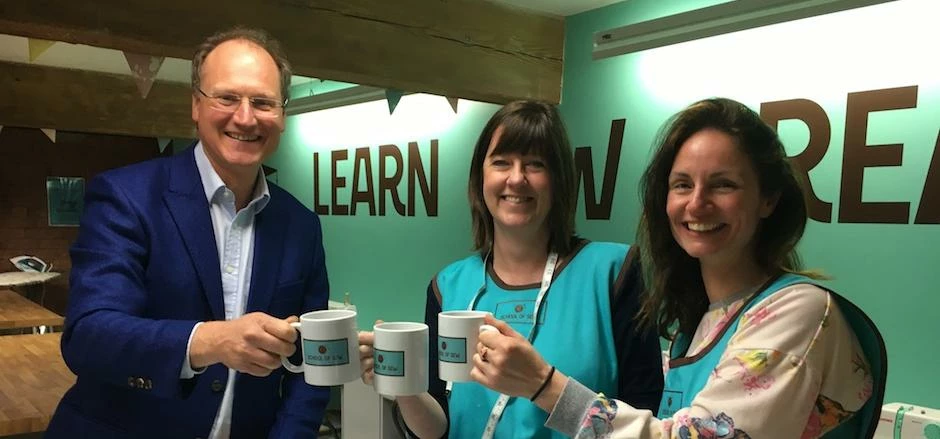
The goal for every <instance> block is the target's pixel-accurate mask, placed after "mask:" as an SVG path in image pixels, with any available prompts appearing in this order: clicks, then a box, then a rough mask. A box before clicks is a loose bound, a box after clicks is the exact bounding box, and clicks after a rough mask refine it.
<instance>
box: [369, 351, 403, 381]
mask: <svg viewBox="0 0 940 439" xmlns="http://www.w3.org/2000/svg"><path fill="white" fill-rule="evenodd" d="M374 356H375V363H374V365H373V366H372V370H373V371H374V372H375V374H376V375H383V376H391V377H403V376H405V352H404V351H383V350H381V349H375V353H374Z"/></svg>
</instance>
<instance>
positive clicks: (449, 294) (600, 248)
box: [435, 242, 628, 439]
mask: <svg viewBox="0 0 940 439" xmlns="http://www.w3.org/2000/svg"><path fill="white" fill-rule="evenodd" d="M627 249H628V248H627V247H626V246H624V245H620V244H617V245H612V244H607V243H593V242H592V243H589V244H587V245H586V246H585V247H584V248H582V249H581V250H580V251H579V252H578V253H577V254H576V255H574V257H573V258H572V259H571V260H570V262H569V263H568V264H567V266H566V267H565V268H564V269H563V270H562V271H560V272H556V273H557V276H556V277H555V279H554V280H553V281H552V282H551V289H550V293H549V294H548V295H547V296H545V302H544V303H543V304H542V307H541V308H543V309H542V310H541V312H539V313H538V324H537V329H536V330H537V336H536V337H534V340H533V343H532V345H533V346H534V347H535V349H536V350H537V351H538V352H539V353H540V354H541V355H542V357H543V358H544V359H545V361H546V362H548V363H549V364H552V365H554V366H556V367H557V368H558V370H559V371H561V372H563V373H565V374H566V375H569V376H573V377H575V379H577V380H578V381H579V382H581V383H590V384H585V385H589V386H592V387H591V388H593V389H596V390H597V391H599V392H604V393H605V394H607V395H616V392H617V357H616V349H615V348H614V340H613V333H612V330H611V328H612V327H613V325H612V323H611V317H610V316H611V311H610V288H611V285H612V284H613V283H614V281H615V280H616V278H617V276H618V274H619V273H620V270H621V267H622V265H623V261H624V257H625V256H626V254H627ZM483 280H485V282H486V284H485V286H484V288H482V289H481V290H485V293H482V294H481V293H480V291H477V286H479V285H480V282H481V281H483ZM437 282H438V287H439V288H440V291H441V293H442V301H443V303H442V309H443V310H445V311H446V310H456V309H467V308H468V305H471V304H473V302H474V301H476V304H475V305H472V308H473V309H476V310H483V311H489V312H492V313H493V315H494V317H496V318H499V319H501V320H503V321H506V322H507V323H508V324H509V325H510V326H512V327H513V329H515V330H516V331H518V332H519V333H520V334H522V335H523V336H525V335H526V334H528V333H529V331H530V330H531V329H532V326H533V325H532V323H533V322H532V320H533V318H534V314H535V308H536V302H537V296H538V292H539V288H538V287H534V288H527V289H506V288H503V287H501V286H500V285H498V284H496V283H495V281H494V280H493V278H492V277H490V276H488V275H487V273H486V266H485V265H484V263H483V260H482V259H481V258H480V257H479V256H476V257H472V258H468V259H465V260H463V261H461V262H459V263H456V264H453V265H451V266H449V267H448V268H447V269H445V270H444V271H443V272H442V273H440V274H439V275H438V276H437ZM477 299H478V300H477ZM435 360H436V359H435ZM499 396H500V395H499V393H497V392H494V391H492V390H489V389H487V388H485V387H483V386H482V385H480V384H478V383H475V382H464V383H453V387H452V389H451V392H450V396H449V398H448V400H449V406H450V419H449V420H450V433H449V437H451V438H460V439H464V438H480V437H481V436H482V435H483V434H484V431H485V430H486V426H487V425H488V421H489V415H490V414H491V413H492V408H493V407H494V405H496V403H497V402H498V399H499ZM547 417H548V414H547V413H545V411H544V410H542V409H540V408H539V407H538V406H536V405H535V404H533V403H532V402H530V401H529V400H528V399H527V398H511V399H509V400H508V402H507V405H506V406H505V411H504V413H503V414H502V417H501V420H500V421H499V422H498V423H497V424H496V425H495V432H494V434H495V436H494V437H495V438H497V439H503V438H536V439H548V438H551V439H561V438H562V437H564V436H563V435H562V434H561V433H558V432H555V431H552V430H551V429H549V428H546V427H545V426H544V425H543V424H544V423H545V421H546V419H547Z"/></svg>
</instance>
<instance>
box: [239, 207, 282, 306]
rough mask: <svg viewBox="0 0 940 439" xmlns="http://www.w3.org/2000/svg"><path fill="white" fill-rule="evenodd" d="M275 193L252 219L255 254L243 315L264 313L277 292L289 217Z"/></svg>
mask: <svg viewBox="0 0 940 439" xmlns="http://www.w3.org/2000/svg"><path fill="white" fill-rule="evenodd" d="M278 201H279V200H278V199H277V197H276V194H275V193H274V191H271V200H270V201H269V202H268V205H267V206H265V208H264V209H262V210H261V212H259V213H258V214H257V215H256V216H255V253H254V256H253V258H254V260H253V261H252V267H251V287H250V288H249V293H248V304H247V305H246V306H245V313H246V314H247V313H249V312H254V311H267V310H268V305H269V304H270V303H271V297H272V296H273V295H274V290H275V289H276V288H277V278H278V273H280V272H281V259H282V258H283V257H284V238H285V237H286V236H287V221H288V214H287V212H286V211H284V209H281V207H282V205H281V203H279V202H278Z"/></svg>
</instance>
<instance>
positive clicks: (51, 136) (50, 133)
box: [39, 128, 55, 143]
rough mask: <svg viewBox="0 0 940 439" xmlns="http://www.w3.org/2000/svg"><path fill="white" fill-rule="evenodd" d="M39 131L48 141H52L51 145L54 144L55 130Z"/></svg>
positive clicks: (44, 129)
mask: <svg viewBox="0 0 940 439" xmlns="http://www.w3.org/2000/svg"><path fill="white" fill-rule="evenodd" d="M39 130H40V131H42V133H43V134H45V135H46V137H48V138H49V140H51V141H52V143H55V129H54V128H40V129H39Z"/></svg>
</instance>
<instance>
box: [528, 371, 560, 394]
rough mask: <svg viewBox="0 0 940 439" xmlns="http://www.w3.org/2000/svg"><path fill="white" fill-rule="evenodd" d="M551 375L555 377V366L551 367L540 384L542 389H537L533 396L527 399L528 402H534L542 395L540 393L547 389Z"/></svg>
mask: <svg viewBox="0 0 940 439" xmlns="http://www.w3.org/2000/svg"><path fill="white" fill-rule="evenodd" d="M552 375H555V366H552V370H550V371H549V372H548V376H547V377H545V382H543V383H542V387H539V389H538V390H536V391H535V395H532V397H531V398H529V401H532V402H535V398H538V397H539V395H541V394H542V391H543V390H545V388H546V387H548V382H549V381H551V380H552Z"/></svg>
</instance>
